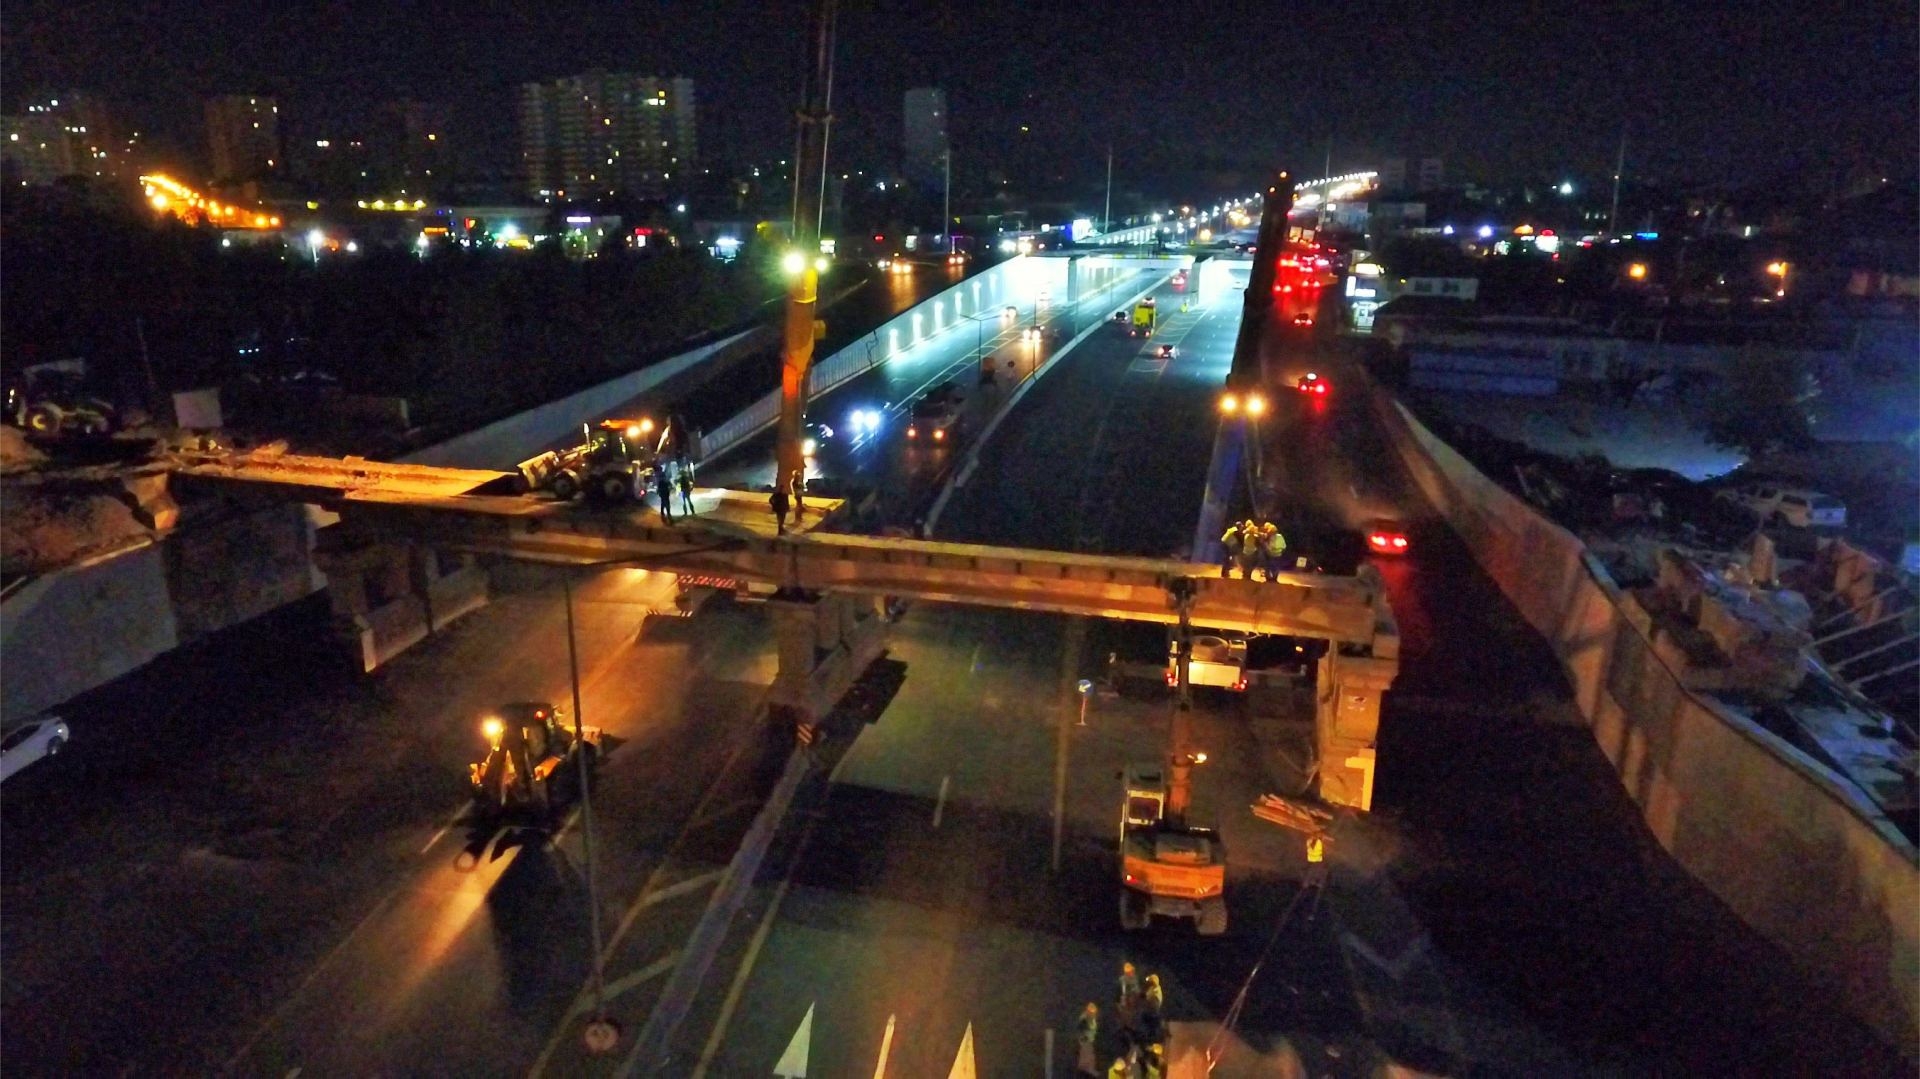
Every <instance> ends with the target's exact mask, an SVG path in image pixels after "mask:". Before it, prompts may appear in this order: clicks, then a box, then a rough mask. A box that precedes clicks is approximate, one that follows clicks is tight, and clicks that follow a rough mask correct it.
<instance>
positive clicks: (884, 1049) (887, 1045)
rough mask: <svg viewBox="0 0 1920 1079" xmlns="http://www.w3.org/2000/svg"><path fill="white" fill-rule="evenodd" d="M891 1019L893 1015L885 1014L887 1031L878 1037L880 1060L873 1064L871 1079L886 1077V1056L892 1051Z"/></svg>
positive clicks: (884, 1078) (883, 1078)
mask: <svg viewBox="0 0 1920 1079" xmlns="http://www.w3.org/2000/svg"><path fill="white" fill-rule="evenodd" d="M893 1020H894V1017H893V1016H891V1015H889V1016H887V1032H886V1033H885V1034H883V1035H881V1037H880V1062H879V1063H878V1064H875V1065H874V1066H873V1079H886V1075H887V1057H888V1056H889V1055H890V1054H891V1053H892V1052H893Z"/></svg>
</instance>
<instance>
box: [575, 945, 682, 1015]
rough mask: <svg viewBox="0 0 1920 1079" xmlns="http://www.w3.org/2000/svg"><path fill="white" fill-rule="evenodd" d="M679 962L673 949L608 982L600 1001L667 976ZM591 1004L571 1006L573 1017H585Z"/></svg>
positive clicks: (583, 1001) (581, 1002)
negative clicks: (664, 975)
mask: <svg viewBox="0 0 1920 1079" xmlns="http://www.w3.org/2000/svg"><path fill="white" fill-rule="evenodd" d="M679 961H680V950H679V949H678V948H675V949H674V950H673V951H670V952H668V953H667V954H665V955H663V956H661V957H660V958H658V959H656V960H654V961H653V962H651V963H648V964H647V965H646V966H644V967H641V968H640V969H639V970H636V971H634V972H633V973H631V974H625V975H622V976H620V977H618V978H615V979H614V980H612V981H610V982H608V983H607V987H606V989H605V991H604V992H602V994H601V998H600V999H601V1001H602V1002H605V1001H609V1000H612V999H613V998H615V997H617V996H620V995H621V994H622V993H625V992H627V991H628V990H629V989H636V988H638V987H640V986H643V985H645V984H647V983H648V982H650V981H652V980H654V979H655V978H658V977H660V976H661V975H663V974H667V973H668V972H670V971H672V970H673V965H674V964H675V963H678V962H679ZM592 1004H593V1002H592V1001H591V1000H580V1001H576V1002H575V1003H574V1005H573V1012H574V1014H575V1015H585V1014H587V1012H589V1011H591V1010H592Z"/></svg>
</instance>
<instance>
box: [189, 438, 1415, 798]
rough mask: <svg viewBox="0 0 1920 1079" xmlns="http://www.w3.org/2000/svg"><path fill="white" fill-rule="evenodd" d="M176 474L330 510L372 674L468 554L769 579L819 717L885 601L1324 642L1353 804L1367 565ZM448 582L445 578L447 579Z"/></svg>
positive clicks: (1369, 712)
mask: <svg viewBox="0 0 1920 1079" xmlns="http://www.w3.org/2000/svg"><path fill="white" fill-rule="evenodd" d="M170 468H171V471H172V473H173V475H174V476H176V477H177V478H178V480H179V481H180V482H183V483H186V484H190V485H191V484H196V483H198V484H212V485H217V486H220V487H222V488H226V489H227V490H228V491H229V492H232V491H234V490H235V489H238V490H240V491H250V492H253V493H255V494H256V495H258V496H261V497H266V498H273V499H280V500H292V501H299V502H304V503H310V504H315V505H318V506H320V507H322V508H324V509H325V510H327V511H329V512H331V513H333V514H337V515H338V525H337V526H336V527H333V528H329V529H327V530H326V531H325V532H324V533H323V534H322V544H321V546H320V549H318V550H317V551H316V552H315V560H316V561H317V562H318V563H319V564H320V565H321V567H322V569H323V570H324V571H325V572H326V575H327V578H328V581H329V586H330V587H329V592H330V595H331V596H332V602H333V607H334V613H335V615H336V617H337V624H338V625H339V627H340V631H341V632H342V633H343V635H345V636H346V637H347V638H348V639H349V641H350V643H353V644H357V645H358V646H359V648H360V651H361V656H362V659H363V662H364V664H365V666H366V667H367V669H372V668H373V667H374V666H377V665H378V664H379V663H381V662H384V661H385V659H387V658H389V657H391V656H392V655H394V654H396V653H397V652H399V651H400V650H401V649H403V648H405V647H407V646H408V645H411V644H412V643H414V642H415V641H417V640H419V639H420V638H422V637H424V636H425V635H426V634H427V633H428V632H430V631H431V630H432V629H434V628H435V626H436V623H437V620H438V616H437V613H436V607H437V606H444V605H445V603H446V602H448V594H449V593H450V592H451V593H454V594H455V595H457V596H464V595H466V594H468V593H470V592H471V590H472V588H473V587H474V586H475V585H474V580H475V578H479V582H480V587H484V570H483V569H482V568H480V567H479V565H478V564H477V562H476V561H475V559H476V558H477V557H478V556H493V557H503V558H509V559H515V560H521V561H529V562H540V563H546V564H552V565H559V566H610V565H628V566H645V567H647V568H652V569H662V570H670V571H675V572H679V573H688V574H700V575H706V576H724V577H729V578H733V579H735V580H739V581H751V582H759V583H762V584H767V585H772V586H774V587H775V588H776V589H777V591H776V594H775V597H774V599H773V600H772V601H771V602H772V604H773V607H774V612H775V613H774V621H775V628H776V633H777V637H778V642H779V644H778V650H779V657H780V668H779V673H778V674H777V675H776V677H775V681H774V686H773V690H772V698H771V699H772V701H773V703H774V704H775V705H776V706H777V707H779V708H780V709H781V710H782V711H783V712H785V713H786V714H788V715H791V716H792V717H794V718H795V719H796V720H797V721H806V720H807V719H810V718H811V717H814V716H817V715H819V714H822V713H824V712H825V711H827V710H828V709H830V708H831V707H832V705H833V703H834V702H835V701H836V700H838V698H839V697H840V695H841V693H843V692H844V690H845V688H846V686H847V685H848V684H850V683H851V680H852V679H853V678H854V677H855V676H857V675H858V673H859V672H860V671H861V670H863V669H865V667H866V666H867V665H868V664H869V663H870V662H872V660H873V659H875V658H878V656H879V655H880V654H881V652H882V651H883V648H884V626H885V618H884V617H883V610H884V608H883V600H884V599H885V598H891V597H911V598H916V599H925V600H934V601H939V602H948V603H964V604H971V605H975V606H985V607H999V608H1007V609H1016V610H1030V611H1046V612H1052V613H1057V614H1071V615H1081V616H1086V617H1094V618H1113V619H1123V620H1128V621H1139V622H1157V623H1161V624H1165V625H1179V624H1182V623H1191V624H1193V625H1197V626H1203V627H1209V628H1215V629H1221V630H1228V631H1237V632H1243V633H1250V634H1253V633H1257V634H1283V635H1288V636H1296V637H1315V638H1321V639H1325V640H1328V641H1332V642H1334V643H1335V644H1336V647H1333V648H1330V649H1328V650H1327V654H1326V655H1325V656H1324V657H1323V658H1322V659H1321V660H1320V661H1319V663H1320V668H1319V672H1318V673H1319V678H1318V681H1317V690H1316V701H1315V732H1316V738H1315V741H1316V745H1317V748H1318V751H1319V757H1320V763H1319V770H1318V774H1319V777H1320V778H1319V783H1320V787H1321V790H1320V793H1321V796H1322V797H1324V798H1326V799H1327V800H1328V801H1331V802H1338V803H1341V804H1346V805H1354V806H1358V807H1360V808H1363V809H1364V808H1367V807H1368V806H1369V805H1370V804H1371V802H1372V790H1373V766H1374V748H1373V747H1374V735H1375V732H1376V730H1377V729H1378V726H1379V716H1380V703H1381V695H1382V693H1383V692H1384V691H1385V690H1387V689H1388V688H1389V687H1390V686H1391V685H1392V683H1393V679H1394V676H1395V674H1396V673H1397V671H1398V667H1399V634H1398V629H1397V627H1396V625H1395V622H1394V619H1393V614H1392V611H1391V610H1390V609H1389V607H1388V605H1387V600H1386V592H1385V589H1384V587H1383V586H1382V584H1381V582H1380V580H1379V579H1378V577H1377V575H1375V574H1374V573H1373V572H1372V571H1371V569H1370V568H1368V569H1363V570H1362V572H1361V573H1360V575H1358V576H1355V577H1338V576H1332V575H1326V574H1312V573H1296V574H1282V575H1281V576H1280V579H1279V580H1277V581H1273V582H1256V581H1251V580H1245V579H1225V578H1221V577H1219V576H1217V574H1218V570H1217V568H1216V567H1214V566H1212V565H1207V564H1202V563H1193V562H1184V561H1178V560H1171V559H1152V558H1129V557H1113V556H1101V555H1086V554H1075V553H1070V552H1061V551H1042V550H1027V549H1021V548H1012V547H993V546H985V545H977V544H960V543H942V542H934V541H926V540H911V539H893V538H878V537H871V536H859V535H849V534H843V533H834V532H829V531H825V530H823V526H827V525H830V524H832V522H833V521H834V520H835V519H836V518H838V517H842V516H844V513H843V506H842V503H840V502H839V501H838V500H816V499H809V500H808V513H807V517H806V519H804V520H802V521H800V522H799V523H798V524H797V525H796V526H795V527H794V528H791V529H789V530H788V531H787V532H786V533H784V534H781V533H777V532H776V527H775V522H774V521H773V519H772V514H771V513H770V512H769V510H768V508H767V504H766V500H765V498H764V496H762V495H760V494H757V493H753V492H744V491H732V490H723V489H701V490H698V491H696V493H695V505H696V507H697V508H698V510H699V515H698V516H696V517H694V518H692V519H690V520H689V519H687V518H679V519H677V520H676V521H675V523H673V524H668V523H666V522H665V521H664V520H663V519H662V518H661V516H660V515H659V513H658V512H657V511H655V510H653V509H650V508H645V507H627V508H624V509H617V508H608V507H593V506H588V505H584V504H580V503H561V502H556V501H553V500H551V499H547V498H542V497H537V496H531V495H526V494H521V493H517V492H516V491H515V485H516V483H517V482H518V477H516V476H513V475H512V474H510V473H505V472H492V471H486V470H480V469H451V468H437V467H431V466H424V465H406V464H387V463H382V462H376V461H368V460H364V459H357V458H325V457H304V456H296V455H289V454H271V453H181V454H178V455H176V456H175V457H173V458H172V459H171V461H170ZM449 582H454V583H453V584H450V583H449Z"/></svg>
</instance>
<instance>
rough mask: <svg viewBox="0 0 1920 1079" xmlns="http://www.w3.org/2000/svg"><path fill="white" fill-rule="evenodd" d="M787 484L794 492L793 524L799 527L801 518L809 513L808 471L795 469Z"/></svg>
mask: <svg viewBox="0 0 1920 1079" xmlns="http://www.w3.org/2000/svg"><path fill="white" fill-rule="evenodd" d="M787 482H788V484H789V485H790V486H791V487H792V490H793V523H794V524H795V525H798V524H799V523H800V516H801V515H802V514H804V513H806V512H807V478H806V470H805V469H800V468H796V469H794V470H793V477H792V478H791V479H789V480H788V481H787Z"/></svg>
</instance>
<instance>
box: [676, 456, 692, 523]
mask: <svg viewBox="0 0 1920 1079" xmlns="http://www.w3.org/2000/svg"><path fill="white" fill-rule="evenodd" d="M680 512H682V513H684V514H686V515H687V516H689V517H692V516H694V515H695V514H694V510H693V465H692V464H682V465H681V466H680Z"/></svg>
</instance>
